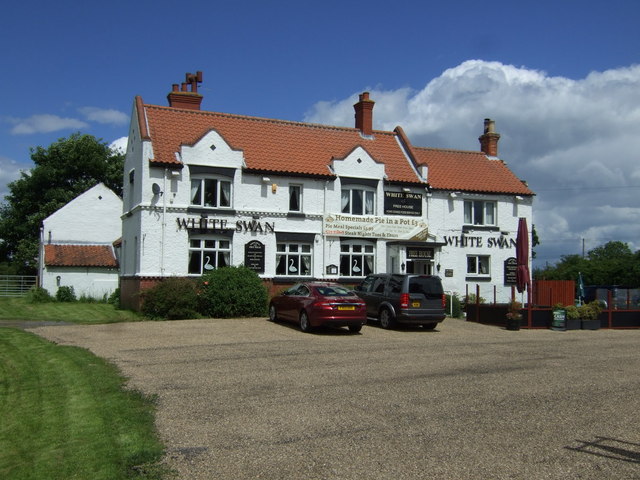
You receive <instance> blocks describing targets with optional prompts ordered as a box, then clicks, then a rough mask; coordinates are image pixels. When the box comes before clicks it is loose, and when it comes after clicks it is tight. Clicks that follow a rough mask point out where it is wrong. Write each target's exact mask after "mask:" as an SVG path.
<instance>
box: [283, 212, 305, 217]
mask: <svg viewBox="0 0 640 480" xmlns="http://www.w3.org/2000/svg"><path fill="white" fill-rule="evenodd" d="M287 218H307V215H306V214H304V213H302V212H287Z"/></svg>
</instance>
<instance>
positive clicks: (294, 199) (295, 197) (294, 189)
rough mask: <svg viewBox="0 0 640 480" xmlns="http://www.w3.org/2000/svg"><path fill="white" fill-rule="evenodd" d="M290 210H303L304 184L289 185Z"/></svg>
mask: <svg viewBox="0 0 640 480" xmlns="http://www.w3.org/2000/svg"><path fill="white" fill-rule="evenodd" d="M289 211H290V212H301V211H302V185H289Z"/></svg>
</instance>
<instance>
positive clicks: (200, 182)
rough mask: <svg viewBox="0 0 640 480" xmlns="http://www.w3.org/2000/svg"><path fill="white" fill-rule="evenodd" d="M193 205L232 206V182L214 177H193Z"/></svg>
mask: <svg viewBox="0 0 640 480" xmlns="http://www.w3.org/2000/svg"><path fill="white" fill-rule="evenodd" d="M191 205H198V206H200V207H213V208H231V182H230V181H229V180H218V179H214V178H196V179H192V180H191Z"/></svg>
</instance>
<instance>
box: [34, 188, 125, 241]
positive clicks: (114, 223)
mask: <svg viewBox="0 0 640 480" xmlns="http://www.w3.org/2000/svg"><path fill="white" fill-rule="evenodd" d="M121 215H122V200H121V199H120V197H118V196H117V195H116V194H115V193H113V191H112V190H110V189H109V188H107V187H106V186H105V185H104V184H102V183H99V184H97V185H96V186H95V187H92V188H90V189H89V190H87V191H86V192H84V193H82V194H80V195H78V196H77V197H76V198H74V199H73V200H71V201H70V202H69V203H67V204H66V205H65V206H64V207H62V208H60V209H59V210H56V211H55V212H54V213H52V214H51V215H50V216H48V217H47V218H45V219H44V221H43V222H42V224H43V232H42V233H43V241H44V242H45V243H49V242H51V243H57V242H61V243H111V242H113V241H115V240H117V239H118V238H120V236H121V235H122V222H121V220H120V216H121Z"/></svg>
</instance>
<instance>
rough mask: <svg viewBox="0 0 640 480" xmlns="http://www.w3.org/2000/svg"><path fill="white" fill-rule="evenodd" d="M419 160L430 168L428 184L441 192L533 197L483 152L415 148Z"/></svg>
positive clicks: (495, 160) (493, 159)
mask: <svg viewBox="0 0 640 480" xmlns="http://www.w3.org/2000/svg"><path fill="white" fill-rule="evenodd" d="M413 153H414V155H415V156H416V161H417V162H418V164H420V165H426V166H427V167H428V168H429V172H428V180H429V185H430V186H431V187H433V188H435V189H441V190H460V191H468V192H491V193H506V194H512V195H534V193H533V191H531V190H530V189H529V187H527V186H526V185H525V184H524V183H523V182H522V180H520V179H519V178H518V177H516V176H515V174H514V173H513V172H512V171H511V170H509V168H508V167H507V165H506V164H505V163H504V162H503V161H502V160H499V159H497V158H488V157H487V156H486V155H485V154H484V153H483V152H469V151H463V150H443V149H436V148H422V147H413Z"/></svg>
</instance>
